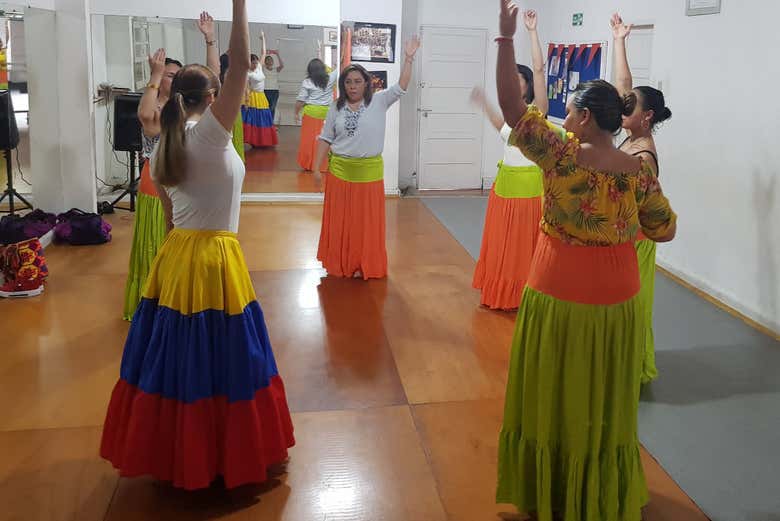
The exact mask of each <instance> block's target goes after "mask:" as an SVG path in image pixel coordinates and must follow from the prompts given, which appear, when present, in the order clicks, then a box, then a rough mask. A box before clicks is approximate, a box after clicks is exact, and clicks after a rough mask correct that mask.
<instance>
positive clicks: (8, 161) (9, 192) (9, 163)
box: [0, 149, 33, 215]
mask: <svg viewBox="0 0 780 521" xmlns="http://www.w3.org/2000/svg"><path fill="white" fill-rule="evenodd" d="M4 152H5V171H6V173H7V175H8V183H7V188H6V189H5V191H4V192H3V196H2V197H0V203H2V202H3V201H4V200H5V198H6V197H7V198H8V204H9V207H10V209H9V212H10V213H11V215H13V214H14V213H15V212H16V209H15V208H14V198H16V199H19V200H20V201H21V202H22V203H24V208H23V209H25V208H26V209H30V210H32V209H33V207H32V205H31V204H30V203H29V202H28V201H27V199H25V198H24V197H22V196H21V194H20V193H19V192H17V191H16V189H15V188H14V169H13V159H12V158H11V151H10V150H8V149H6V150H5V151H4Z"/></svg>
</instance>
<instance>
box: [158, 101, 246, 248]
mask: <svg viewBox="0 0 780 521" xmlns="http://www.w3.org/2000/svg"><path fill="white" fill-rule="evenodd" d="M185 133H186V139H185V150H186V155H187V175H186V177H185V179H184V181H183V182H182V183H181V184H179V185H177V186H172V187H166V189H165V191H166V192H167V193H168V196H169V197H170V198H171V201H172V202H173V224H174V226H175V227H176V228H183V229H187V230H219V231H230V232H234V233H235V232H238V216H239V210H240V209H241V185H242V184H243V183H244V175H245V174H246V169H245V167H244V162H243V161H241V157H239V155H238V152H236V149H235V148H234V147H233V141H232V138H233V136H232V134H231V133H230V132H228V131H227V130H225V128H224V127H223V126H222V125H220V123H219V121H217V118H215V117H214V115H213V114H212V113H211V109H210V108H209V109H206V112H205V113H204V114H203V116H202V117H201V119H200V121H188V122H187V126H186V130H185ZM157 150H159V146H158V148H155V151H154V154H153V155H152V172H155V171H156V169H155V167H154V166H155V163H156V159H157Z"/></svg>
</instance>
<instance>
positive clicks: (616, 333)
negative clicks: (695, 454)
mask: <svg viewBox="0 0 780 521" xmlns="http://www.w3.org/2000/svg"><path fill="white" fill-rule="evenodd" d="M639 288H640V281H639V266H638V263H637V258H636V250H635V249H634V245H633V244H632V243H626V244H622V245H617V246H612V247H588V246H574V245H569V244H565V243H563V242H561V241H560V240H558V239H554V238H552V237H550V236H548V235H546V234H540V236H539V240H538V242H537V246H536V251H535V253H534V258H533V261H532V264H531V270H530V272H529V276H528V282H527V284H526V288H525V290H524V292H523V297H522V301H521V304H520V309H519V310H518V314H517V322H516V326H515V335H514V339H513V342H512V354H511V360H510V367H509V379H508V383H507V391H506V402H505V410H504V422H503V426H502V429H501V434H500V438H499V453H498V489H497V493H496V499H497V501H498V502H499V503H509V504H513V505H515V506H517V508H518V509H519V510H520V511H522V512H526V513H535V514H536V515H537V516H538V519H539V521H552V520H553V516H556V517H557V518H560V519H564V520H566V521H603V520H607V519H609V520H610V521H640V520H641V508H642V507H643V506H644V505H645V504H646V503H647V501H648V499H649V495H648V490H647V485H646V482H645V476H644V471H643V469H642V461H641V457H640V446H639V439H638V436H637V412H638V407H639V391H640V370H641V367H642V360H643V357H644V353H643V350H642V341H643V335H644V325H645V324H644V320H645V315H644V313H643V311H642V305H641V298H640V297H639Z"/></svg>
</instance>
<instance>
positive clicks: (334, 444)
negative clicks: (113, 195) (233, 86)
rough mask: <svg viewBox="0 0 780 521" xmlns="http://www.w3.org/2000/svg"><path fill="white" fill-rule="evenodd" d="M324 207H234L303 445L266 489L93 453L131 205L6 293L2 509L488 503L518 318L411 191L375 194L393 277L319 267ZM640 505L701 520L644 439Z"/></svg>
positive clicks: (35, 513) (159, 510)
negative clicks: (181, 478)
mask: <svg viewBox="0 0 780 521" xmlns="http://www.w3.org/2000/svg"><path fill="white" fill-rule="evenodd" d="M320 214H321V208H320V207H318V206H278V205H275V206H247V207H244V209H243V211H242V217H241V218H242V221H241V233H240V238H241V243H242V245H243V247H244V251H245V254H246V259H247V262H248V265H249V269H250V271H251V273H252V279H253V281H254V284H255V287H256V289H257V293H258V296H259V299H260V301H261V304H262V305H263V308H264V310H265V313H266V319H267V322H268V327H269V330H270V333H271V339H272V342H273V346H274V351H275V353H276V356H277V361H278V365H279V368H280V371H281V374H282V376H283V378H284V379H285V383H286V386H287V390H288V393H289V402H290V407H291V409H292V410H293V412H294V418H293V420H294V422H295V428H296V437H297V441H298V444H297V446H296V447H295V448H293V449H292V451H291V460H290V463H289V465H288V468H287V473H284V474H282V475H280V476H279V477H278V478H276V479H275V480H274V481H272V482H271V483H268V484H266V485H264V486H261V487H249V488H245V489H241V490H238V491H231V492H226V491H224V490H220V489H216V488H215V489H210V490H205V491H202V492H197V493H184V492H180V491H176V490H173V489H170V488H168V487H166V486H164V485H161V484H158V483H156V482H154V481H153V480H150V479H133V480H129V479H119V478H118V477H117V474H116V472H115V471H114V470H113V469H112V468H111V466H110V465H109V464H107V463H106V462H104V461H101V460H100V458H99V457H98V446H99V440H100V433H101V427H100V426H101V423H102V421H103V415H104V413H105V407H106V404H107V401H108V398H109V393H110V392H111V389H112V386H113V385H114V383H115V380H116V378H117V375H118V370H119V362H120V358H121V353H122V346H123V342H124V337H125V334H126V332H127V329H128V326H127V324H126V323H124V322H123V321H122V320H121V319H120V315H121V311H122V299H123V297H122V292H123V287H124V281H125V273H126V265H127V258H128V250H129V244H130V234H131V225H132V221H131V219H132V217H131V216H129V215H127V214H121V215H120V214H117V215H113V216H110V220H111V222H112V224H113V225H114V241H113V242H112V243H111V244H108V245H105V246H99V247H84V248H69V247H52V248H50V249H49V250H48V251H47V256H48V260H49V266H50V270H51V281H50V283H49V284H48V287H47V289H46V293H45V295H44V296H42V297H40V298H36V299H31V300H17V301H11V302H9V301H0V317H1V319H2V334H3V337H2V356H0V410H2V411H3V414H2V415H0V505H2V506H0V519H2V520H24V521H38V520H40V521H49V520H51V521H55V520H56V521H65V520H69V521H70V520H73V521H93V520H103V519H106V520H112V521H113V520H122V521H136V520H138V521H140V520H166V521H178V520H197V521H205V520H217V519H219V520H222V519H230V520H253V521H254V520H257V521H261V520H262V521H276V520H289V521H315V520H317V521H319V520H344V521H347V520H354V521H373V520H376V521H380V520H381V521H436V520H446V519H449V520H453V521H477V520H496V519H500V518H505V519H507V518H509V519H520V518H519V517H517V516H516V515H512V513H513V512H514V509H513V508H512V507H511V506H507V505H496V504H495V503H494V500H493V497H494V490H495V488H494V487H495V480H496V462H495V459H496V452H497V433H498V430H499V427H500V422H501V416H502V402H503V393H504V385H505V381H506V373H507V361H508V358H509V344H510V337H511V334H512V328H513V317H512V315H511V314H505V313H496V312H490V311H486V310H484V309H480V308H479V306H478V295H477V293H476V292H475V291H472V290H471V288H470V283H471V276H472V271H473V269H474V261H473V260H472V259H471V258H470V257H469V256H468V254H467V253H466V251H465V250H464V249H463V248H462V247H461V246H460V245H459V244H458V243H457V242H456V241H455V239H453V238H452V237H451V236H450V235H449V234H448V233H447V232H446V230H445V229H444V228H443V227H442V226H441V225H440V224H439V222H438V221H436V219H435V218H434V217H433V216H432V215H431V213H430V212H429V211H428V210H427V209H426V208H425V207H424V206H423V205H422V204H421V203H419V201H416V200H408V199H406V200H389V201H388V219H387V222H388V240H387V242H388V250H389V261H390V277H389V278H388V279H387V280H382V281H371V282H368V283H366V282H363V281H359V280H338V279H328V278H324V273H323V272H322V270H321V269H320V267H319V264H318V263H317V261H316V260H315V253H316V247H317V238H318V235H319V227H320ZM643 457H644V463H645V468H646V471H647V475H648V481H649V484H650V487H651V490H652V502H651V504H650V506H649V507H648V508H647V509H646V511H645V520H646V521H689V520H691V521H693V520H704V519H706V518H705V517H704V515H703V514H701V513H700V512H699V511H698V510H697V508H696V507H695V506H694V505H693V503H692V502H691V501H690V500H689V499H688V498H687V497H686V496H685V494H684V493H683V492H682V491H681V490H679V488H677V486H676V485H675V484H674V483H673V482H672V481H671V479H670V478H669V477H668V476H667V475H666V474H665V473H664V472H663V470H662V469H661V468H660V467H659V466H658V464H657V463H656V462H655V461H654V460H653V459H652V458H651V457H650V456H649V455H648V454H644V456H643Z"/></svg>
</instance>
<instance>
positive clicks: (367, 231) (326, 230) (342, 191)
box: [317, 154, 387, 280]
mask: <svg viewBox="0 0 780 521" xmlns="http://www.w3.org/2000/svg"><path fill="white" fill-rule="evenodd" d="M385 230H386V227H385V183H384V163H383V160H382V156H376V157H370V158H365V159H358V158H348V157H342V156H337V155H335V154H331V157H330V173H329V174H328V175H327V176H326V177H325V204H324V206H323V211H322V230H321V232H320V242H319V248H318V250H317V260H319V261H320V262H322V266H323V267H324V268H325V270H326V271H327V272H328V275H332V276H335V277H353V276H355V274H357V273H358V272H360V273H361V274H362V277H363V279H364V280H367V279H381V278H384V277H386V276H387V248H386V245H385V233H386V232H385Z"/></svg>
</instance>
